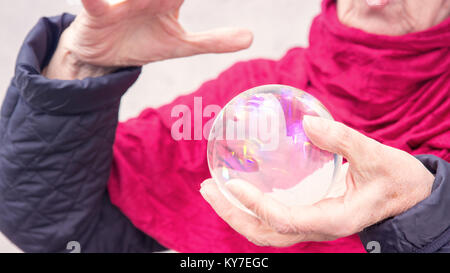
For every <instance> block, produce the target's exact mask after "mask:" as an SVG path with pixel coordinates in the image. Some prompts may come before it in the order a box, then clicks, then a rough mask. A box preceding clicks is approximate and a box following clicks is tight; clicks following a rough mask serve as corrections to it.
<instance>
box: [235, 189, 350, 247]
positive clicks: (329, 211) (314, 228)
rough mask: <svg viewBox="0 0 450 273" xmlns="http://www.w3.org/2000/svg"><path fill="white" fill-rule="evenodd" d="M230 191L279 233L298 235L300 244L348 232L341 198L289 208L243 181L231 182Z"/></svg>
mask: <svg viewBox="0 0 450 273" xmlns="http://www.w3.org/2000/svg"><path fill="white" fill-rule="evenodd" d="M227 188H228V189H229V190H230V192H231V193H232V194H233V196H235V197H236V198H237V199H238V200H239V201H240V202H241V203H242V204H243V205H244V206H246V207H247V208H248V209H249V210H251V211H252V212H253V213H255V214H256V215H257V216H258V217H260V219H261V220H262V221H263V222H264V223H267V224H268V225H269V226H270V227H272V228H273V229H274V230H275V231H276V232H277V233H278V234H282V235H293V234H295V235H296V240H297V242H299V241H324V240H331V239H336V238H337V237H338V236H341V235H342V234H346V232H347V222H346V221H345V219H346V218H345V215H346V214H345V207H344V206H343V205H342V202H341V201H340V199H334V198H331V199H327V200H323V201H321V202H319V203H316V204H314V205H310V206H297V207H286V206H284V205H282V204H281V203H279V202H277V201H276V200H274V199H272V198H270V197H269V196H267V195H264V194H263V193H262V192H261V191H259V190H258V189H257V188H255V187H254V186H253V185H251V184H250V183H248V182H245V181H242V180H230V181H229V182H227ZM348 219H350V218H348ZM350 234H351V233H350Z"/></svg>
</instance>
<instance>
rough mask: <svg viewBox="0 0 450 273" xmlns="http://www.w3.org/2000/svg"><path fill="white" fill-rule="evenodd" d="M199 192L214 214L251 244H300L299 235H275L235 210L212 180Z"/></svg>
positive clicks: (254, 219) (260, 223) (256, 220)
mask: <svg viewBox="0 0 450 273" xmlns="http://www.w3.org/2000/svg"><path fill="white" fill-rule="evenodd" d="M200 192H201V194H202V196H203V198H205V200H206V201H207V202H208V203H209V204H210V205H211V207H212V208H213V209H214V210H215V212H216V213H217V214H218V215H219V216H220V217H221V218H222V219H223V220H224V221H225V222H226V223H228V224H229V225H230V226H231V228H233V229H234V230H236V231H237V232H238V233H240V234H241V235H243V236H244V237H246V238H247V239H248V240H249V241H250V242H252V243H253V244H256V245H259V246H275V247H286V246H290V245H293V244H295V243H298V242H301V241H302V239H303V236H302V235H299V234H280V233H277V232H276V231H274V230H273V229H271V228H270V227H269V226H267V225H265V224H264V223H262V222H261V221H260V220H259V219H258V218H256V217H254V216H252V215H250V214H248V213H246V212H244V211H242V210H241V209H239V208H237V207H236V206H234V205H233V204H231V203H230V202H229V201H228V200H227V199H226V198H225V196H224V195H223V194H222V193H221V192H220V190H219V188H218V186H217V184H216V183H215V182H214V180H212V179H209V180H206V181H205V182H203V183H202V188H201V190H200Z"/></svg>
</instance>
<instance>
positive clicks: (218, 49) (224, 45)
mask: <svg viewBox="0 0 450 273" xmlns="http://www.w3.org/2000/svg"><path fill="white" fill-rule="evenodd" d="M185 42H186V43H187V45H188V46H187V47H186V49H185V51H186V52H185V53H184V55H195V54H203V53H225V52H234V51H239V50H242V49H246V48H248V47H249V46H250V45H251V44H252V42H253V34H252V32H251V31H249V30H246V29H232V28H223V29H216V30H212V31H207V32H200V33H188V34H186V37H185Z"/></svg>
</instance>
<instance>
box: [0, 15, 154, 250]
mask: <svg viewBox="0 0 450 273" xmlns="http://www.w3.org/2000/svg"><path fill="white" fill-rule="evenodd" d="M73 19H74V17H73V16H72V15H68V14H64V15H62V16H58V17H53V18H43V19H41V20H40V21H39V22H38V24H37V25H36V26H35V27H34V28H33V29H32V31H31V32H30V34H29V35H28V36H27V38H26V39H25V42H24V44H23V46H22V48H21V50H20V53H19V56H18V59H17V64H16V70H15V76H14V78H13V80H12V82H11V85H10V87H9V88H8V90H7V94H6V97H5V100H4V102H3V106H2V109H1V118H0V230H1V232H3V233H4V234H5V235H6V236H7V237H8V238H9V239H10V240H11V241H12V242H13V243H15V244H16V245H17V246H18V247H19V248H21V249H22V250H24V251H26V252H70V251H71V250H72V248H71V245H70V244H69V242H71V241H76V242H78V243H79V246H80V250H81V252H130V251H131V252H150V251H156V250H161V249H162V247H161V246H160V245H159V244H158V243H157V242H156V241H154V240H153V239H152V238H150V237H148V236H147V235H145V234H144V233H142V232H141V231H139V230H138V229H136V228H135V227H134V226H133V225H132V224H131V222H130V221H129V220H128V219H127V218H126V217H125V216H124V215H123V214H122V213H121V212H120V211H119V210H118V209H117V208H116V207H115V206H114V205H112V203H111V202H110V199H109V196H108V194H107V189H106V184H107V181H108V178H109V175H110V168H111V161H112V146H113V142H114V138H115V131H116V126H117V123H118V109H119V103H120V98H121V96H122V95H123V94H124V93H125V91H126V90H127V89H128V88H129V87H130V86H131V85H132V84H133V83H134V82H135V80H136V79H137V77H138V76H139V74H140V68H127V69H122V70H120V71H117V72H115V73H112V74H109V75H106V76H103V77H99V78H87V79H84V80H74V81H61V80H49V79H46V78H45V77H43V76H41V75H40V73H41V69H42V68H43V67H44V66H45V65H46V64H47V63H48V61H49V59H50V58H51V56H52V54H53V52H54V50H55V48H56V45H57V43H58V39H59V37H60V35H61V33H62V31H63V30H64V29H65V28H66V27H67V26H68V25H70V23H71V22H72V21H73ZM67 248H68V249H67Z"/></svg>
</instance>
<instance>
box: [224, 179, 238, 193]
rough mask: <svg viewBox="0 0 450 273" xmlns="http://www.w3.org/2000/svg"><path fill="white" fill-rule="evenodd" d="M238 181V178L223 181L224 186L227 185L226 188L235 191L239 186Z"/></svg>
mask: <svg viewBox="0 0 450 273" xmlns="http://www.w3.org/2000/svg"><path fill="white" fill-rule="evenodd" d="M239 183H240V181H239V180H238V179H232V180H230V181H228V182H227V183H225V187H227V189H228V190H229V191H231V192H235V191H237V190H238V188H239Z"/></svg>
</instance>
